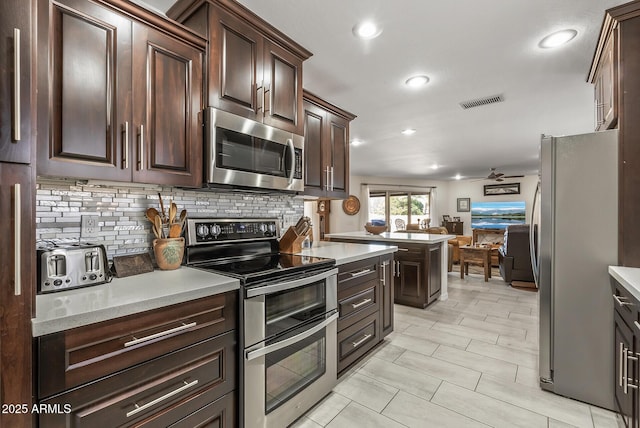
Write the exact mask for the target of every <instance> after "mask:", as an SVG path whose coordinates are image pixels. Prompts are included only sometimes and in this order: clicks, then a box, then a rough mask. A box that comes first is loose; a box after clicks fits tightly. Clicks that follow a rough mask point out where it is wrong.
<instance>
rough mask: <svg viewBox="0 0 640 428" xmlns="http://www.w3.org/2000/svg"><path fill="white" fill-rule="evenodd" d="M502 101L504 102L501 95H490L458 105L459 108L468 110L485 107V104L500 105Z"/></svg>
mask: <svg viewBox="0 0 640 428" xmlns="http://www.w3.org/2000/svg"><path fill="white" fill-rule="evenodd" d="M502 101H504V97H503V96H502V95H492V96H490V97H484V98H476V99H475V100H469V101H463V102H461V103H460V107H462V108H463V109H465V110H466V109H468V108H473V107H480V106H485V105H487V104H493V103H501V102H502Z"/></svg>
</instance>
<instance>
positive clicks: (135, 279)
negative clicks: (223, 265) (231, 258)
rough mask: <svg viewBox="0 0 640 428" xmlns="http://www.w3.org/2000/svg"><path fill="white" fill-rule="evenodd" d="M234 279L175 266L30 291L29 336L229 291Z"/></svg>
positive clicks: (235, 285) (233, 287)
mask: <svg viewBox="0 0 640 428" xmlns="http://www.w3.org/2000/svg"><path fill="white" fill-rule="evenodd" d="M239 288H240V282H239V281H238V280H237V279H234V278H231V277H227V276H223V275H218V274H215V273H211V272H206V271H204V270H200V269H194V268H189V267H186V266H181V267H180V268H178V269H176V270H170V271H163V270H155V271H153V272H149V273H144V274H140V275H135V276H130V277H126V278H114V279H113V281H111V282H110V283H107V284H101V285H96V286H93V287H85V288H78V289H75V290H69V291H61V292H58V293H50V294H41V295H38V296H36V317H35V318H33V319H32V320H31V330H32V333H33V336H34V337H37V336H43V335H45V334H50V333H55V332H59V331H63V330H68V329H70V328H75V327H80V326H84V325H88V324H92V323H96V322H101V321H106V320H109V319H114V318H118V317H123V316H126V315H131V314H135V313H139V312H143V311H148V310H152V309H157V308H161V307H163V306H169V305H174V304H176V303H183V302H187V301H189V300H195V299H199V298H202V297H207V296H212V295H215V294H220V293H224V292H227V291H231V290H238V289H239Z"/></svg>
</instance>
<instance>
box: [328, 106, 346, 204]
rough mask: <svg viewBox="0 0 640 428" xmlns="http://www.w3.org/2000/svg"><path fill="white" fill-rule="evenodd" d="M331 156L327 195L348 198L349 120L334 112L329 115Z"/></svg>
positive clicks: (329, 154) (329, 150) (329, 152)
mask: <svg viewBox="0 0 640 428" xmlns="http://www.w3.org/2000/svg"><path fill="white" fill-rule="evenodd" d="M327 123H328V126H329V129H328V137H329V141H328V143H327V144H328V147H327V150H326V154H327V155H328V156H329V159H328V160H327V163H326V164H327V165H328V166H329V168H330V170H329V180H330V185H329V190H328V192H327V196H329V197H331V198H337V199H346V198H347V196H348V193H349V121H348V120H346V119H343V118H341V117H338V116H335V115H333V114H330V113H329V114H328V115H327Z"/></svg>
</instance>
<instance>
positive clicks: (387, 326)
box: [338, 254, 393, 374]
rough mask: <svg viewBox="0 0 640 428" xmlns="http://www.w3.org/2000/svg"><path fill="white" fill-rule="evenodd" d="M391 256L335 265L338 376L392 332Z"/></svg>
mask: <svg viewBox="0 0 640 428" xmlns="http://www.w3.org/2000/svg"><path fill="white" fill-rule="evenodd" d="M391 259H392V255H391V254H388V255H384V256H381V257H371V258H368V259H365V260H359V261H356V262H352V263H347V264H344V265H341V266H338V311H339V315H340V317H339V318H338V374H341V373H342V372H344V371H345V370H346V369H347V368H348V367H350V366H351V365H352V364H353V363H354V362H356V361H358V360H359V359H360V358H362V357H363V356H365V355H366V354H367V353H368V352H369V351H370V350H371V349H372V348H374V347H375V346H376V345H377V344H378V343H380V341H381V340H382V339H383V338H384V336H386V335H387V334H389V333H391V332H392V331H393V284H392V282H391Z"/></svg>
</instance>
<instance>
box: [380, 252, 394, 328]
mask: <svg viewBox="0 0 640 428" xmlns="http://www.w3.org/2000/svg"><path fill="white" fill-rule="evenodd" d="M392 264H393V256H392V255H391V254H389V255H386V256H382V257H380V283H381V285H382V293H381V294H382V299H381V308H380V328H381V329H382V334H381V335H380V338H383V337H385V336H386V335H387V334H389V333H391V332H392V331H393V282H392V281H393V277H392V275H393V272H392V270H393V267H392Z"/></svg>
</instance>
